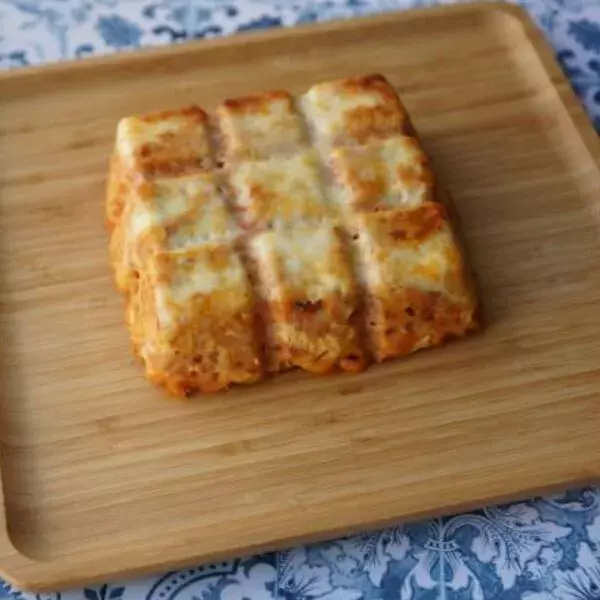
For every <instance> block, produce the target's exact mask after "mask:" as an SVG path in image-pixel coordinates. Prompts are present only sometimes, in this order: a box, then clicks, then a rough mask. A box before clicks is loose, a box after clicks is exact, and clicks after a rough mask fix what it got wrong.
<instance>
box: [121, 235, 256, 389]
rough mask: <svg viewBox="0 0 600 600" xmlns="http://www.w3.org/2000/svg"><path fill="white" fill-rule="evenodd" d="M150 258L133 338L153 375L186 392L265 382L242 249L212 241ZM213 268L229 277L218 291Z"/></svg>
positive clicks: (134, 299)
mask: <svg viewBox="0 0 600 600" xmlns="http://www.w3.org/2000/svg"><path fill="white" fill-rule="evenodd" d="M150 262H151V264H150V265H148V269H147V270H146V271H145V272H143V274H142V277H141V278H140V280H139V282H138V285H137V287H136V289H135V291H134V293H133V294H132V295H131V300H130V305H131V310H132V318H131V319H130V326H131V327H132V339H133V340H134V345H135V346H136V347H137V348H138V353H139V354H140V355H141V356H142V357H143V359H144V361H145V363H146V368H147V372H148V377H149V379H150V380H151V381H153V382H154V383H157V384H160V385H163V386H165V387H166V388H167V389H168V390H169V391H170V392H171V393H174V394H176V395H179V396H187V395H190V394H192V393H194V392H196V391H201V392H213V391H217V390H219V389H224V388H226V387H228V386H229V385H231V384H232V383H253V382H255V381H258V380H259V379H260V378H261V377H262V366H261V359H260V353H259V347H258V342H257V339H256V337H255V335H254V328H255V323H254V322H255V311H254V308H253V300H252V294H251V290H250V287H249V285H248V282H247V280H246V276H245V274H244V273H243V271H242V270H241V266H240V264H239V259H238V257H237V256H236V254H235V252H234V251H233V250H232V249H231V248H230V247H228V246H226V245H220V246H207V247H204V248H202V249H195V250H192V251H187V252H177V253H159V254H156V255H154V256H153V257H152V258H151V259H150ZM228 271H233V273H234V274H233V275H224V273H227V272H228ZM205 273H210V274H211V277H216V276H220V277H221V282H220V283H219V284H218V285H216V287H215V288H214V289H212V290H210V291H208V290H206V289H205V288H206V282H205V281H204V280H203V279H202V277H203V275H204V274H205Z"/></svg>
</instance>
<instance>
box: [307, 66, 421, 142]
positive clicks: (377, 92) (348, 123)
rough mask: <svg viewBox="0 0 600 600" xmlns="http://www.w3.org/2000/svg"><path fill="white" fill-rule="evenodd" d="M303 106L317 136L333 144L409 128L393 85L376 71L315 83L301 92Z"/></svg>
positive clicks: (363, 140)
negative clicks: (304, 91) (374, 72)
mask: <svg viewBox="0 0 600 600" xmlns="http://www.w3.org/2000/svg"><path fill="white" fill-rule="evenodd" d="M303 106H304V108H305V112H306V113H307V116H308V118H309V121H310V122H311V125H312V127H313V130H314V131H315V133H316V135H317V137H318V138H321V139H322V140H323V141H326V142H327V143H328V144H330V145H333V146H339V145H354V144H365V143H368V142H370V141H372V140H374V139H381V138H385V137H389V136H392V135H400V134H410V133H411V132H412V130H413V129H412V125H411V124H410V119H409V117H408V113H407V112H406V109H405V107H404V105H403V104H402V103H401V102H400V98H399V97H398V95H397V94H396V92H395V90H394V88H393V87H392V86H391V85H390V83H389V82H388V81H387V79H386V78H385V77H383V76H382V75H379V74H373V75H367V76H364V77H347V78H344V79H339V80H337V81H330V82H325V83H320V84H317V85H315V86H313V87H312V88H311V89H310V90H309V91H308V93H307V94H306V95H305V96H304V101H303Z"/></svg>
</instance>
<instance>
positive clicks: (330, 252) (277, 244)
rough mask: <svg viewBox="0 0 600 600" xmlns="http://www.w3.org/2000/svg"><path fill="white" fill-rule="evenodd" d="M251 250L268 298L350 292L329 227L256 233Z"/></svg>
mask: <svg viewBox="0 0 600 600" xmlns="http://www.w3.org/2000/svg"><path fill="white" fill-rule="evenodd" d="M252 252H253V255H254V256H255V258H256V260H257V263H258V268H259V271H260V278H261V280H262V281H263V282H264V287H265V290H266V293H267V295H268V297H269V298H271V299H278V300H283V299H286V298H291V297H296V296H298V298H305V299H308V300H319V299H323V298H324V297H326V296H328V295H331V294H340V295H348V294H352V293H353V284H352V276H351V271H350V267H349V263H348V258H347V256H346V254H345V250H344V248H343V245H342V242H341V240H340V237H339V235H338V234H337V233H336V232H335V230H334V229H333V228H331V227H322V228H320V229H295V230H291V231H289V232H285V233H276V232H264V233H259V234H257V235H256V236H255V238H254V239H253V240H252Z"/></svg>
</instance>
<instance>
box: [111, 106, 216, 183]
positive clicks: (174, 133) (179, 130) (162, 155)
mask: <svg viewBox="0 0 600 600" xmlns="http://www.w3.org/2000/svg"><path fill="white" fill-rule="evenodd" d="M207 122H208V117H207V115H206V113H205V112H204V111H203V110H202V109H201V108H198V107H196V106H192V107H189V108H183V109H179V110H165V111H160V112H155V113H150V114H147V115H141V116H135V117H127V118H125V119H122V120H121V121H120V122H119V124H118V126H117V142H116V154H117V156H118V157H119V159H120V160H121V161H122V162H123V164H124V166H125V167H126V168H127V169H131V170H134V171H136V172H137V173H138V174H141V175H145V176H148V177H152V176H173V175H183V174H188V173H195V172H198V171H205V170H207V169H210V168H212V166H213V161H212V158H211V151H210V137H209V130H208V127H207Z"/></svg>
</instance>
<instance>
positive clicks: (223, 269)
mask: <svg viewBox="0 0 600 600" xmlns="http://www.w3.org/2000/svg"><path fill="white" fill-rule="evenodd" d="M155 260H156V262H155V265H154V268H155V269H156V272H155V277H156V287H155V297H156V307H157V315H158V319H159V322H160V324H161V326H162V327H164V328H171V327H173V326H174V325H177V324H181V322H182V319H183V320H186V319H189V318H192V319H193V318H194V315H193V301H194V300H195V299H197V298H198V297H199V296H201V297H203V298H204V300H206V299H207V298H209V297H211V296H213V297H214V300H215V302H210V303H209V304H210V305H211V307H212V310H213V312H211V317H212V318H215V319H217V318H218V314H219V313H235V312H236V311H239V310H243V309H244V308H245V307H247V306H248V304H249V298H250V288H249V283H248V280H247V277H246V272H245V270H244V268H243V266H242V263H241V261H240V259H239V257H238V256H237V254H236V253H235V252H234V251H233V250H232V249H231V248H229V247H227V246H204V247H202V248H198V249H195V250H192V251H187V252H172V253H167V254H162V255H158V256H157V257H156V259H155ZM199 316H201V315H199Z"/></svg>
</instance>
